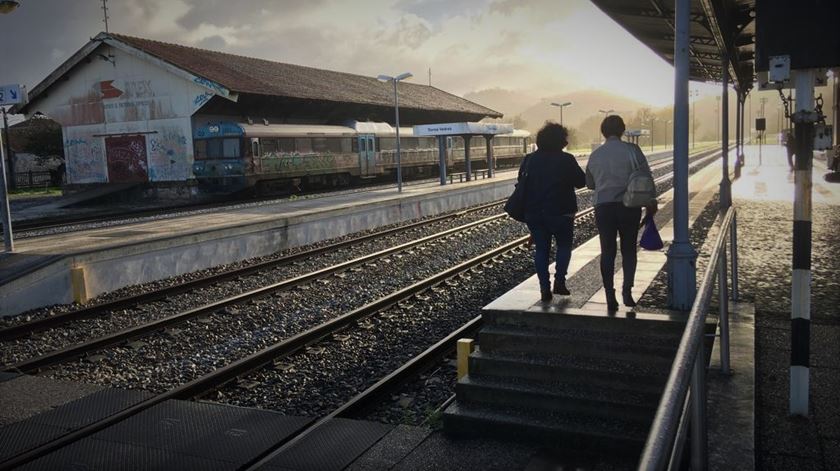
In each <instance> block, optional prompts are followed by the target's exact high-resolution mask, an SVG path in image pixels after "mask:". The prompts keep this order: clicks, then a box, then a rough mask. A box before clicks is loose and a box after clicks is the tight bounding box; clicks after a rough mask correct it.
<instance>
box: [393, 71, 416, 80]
mask: <svg viewBox="0 0 840 471" xmlns="http://www.w3.org/2000/svg"><path fill="white" fill-rule="evenodd" d="M411 77H414V75H412V74H411V72H406V73H404V74H400V75H397V76H396V77H394V80H396V81H397V82H399V81H400V80H405V79H407V78H411Z"/></svg>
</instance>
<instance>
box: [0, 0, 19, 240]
mask: <svg viewBox="0 0 840 471" xmlns="http://www.w3.org/2000/svg"><path fill="white" fill-rule="evenodd" d="M18 5H19V3H18V2H16V1H13V0H2V1H0V13H2V14H6V13H9V12H11V11H12V10H14V9H15V8H17V7H18ZM6 137H7V138H8V136H6ZM4 148H5V144H4V143H3V139H2V134H0V186H2V188H0V192H2V196H3V201H0V205H2V206H0V212H2V213H3V214H2V216H3V245H4V248H5V250H6V252H8V253H12V252H13V251H14V250H15V241H14V239H13V236H12V213H11V210H10V209H9V193H8V192H7V191H6V155H5V154H6V152H5V151H4V150H3V149H4ZM14 177H15V176H14V175H12V178H14Z"/></svg>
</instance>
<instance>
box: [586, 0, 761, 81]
mask: <svg viewBox="0 0 840 471" xmlns="http://www.w3.org/2000/svg"><path fill="white" fill-rule="evenodd" d="M592 3H594V4H595V6H597V7H598V8H600V9H601V10H602V11H603V12H604V13H606V14H607V15H609V16H610V17H611V18H612V19H613V20H615V21H616V22H617V23H618V24H620V25H621V26H622V27H624V29H626V30H627V31H628V32H630V34H632V35H633V36H635V37H636V38H637V39H638V40H639V41H641V42H643V43H644V44H645V45H647V46H648V47H649V48H650V49H652V50H653V52H655V53H656V54H657V55H659V56H660V57H662V58H663V59H665V60H666V61H668V62H669V63H670V64H673V63H674V10H673V9H674V3H673V2H666V1H664V0H592ZM690 3H691V13H690V15H691V26H690V29H691V31H690V37H689V56H690V63H689V68H690V70H689V75H690V78H691V79H692V80H699V81H717V82H719V81H721V80H722V79H721V77H722V72H723V68H722V51H726V52H727V54H728V56H729V57H728V64H729V72H730V77H731V80H732V82H733V84H734V85H735V86H736V87H737V88H739V89H741V90H742V91H747V90H749V89H750V88H751V87H752V84H753V81H754V80H753V79H754V71H753V61H754V56H755V44H754V34H755V23H754V21H753V18H752V12H753V11H754V10H755V0H691V1H690Z"/></svg>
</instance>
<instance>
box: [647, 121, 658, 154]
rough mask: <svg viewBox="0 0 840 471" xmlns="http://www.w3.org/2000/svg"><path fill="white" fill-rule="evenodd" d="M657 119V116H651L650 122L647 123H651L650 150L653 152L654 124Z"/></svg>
mask: <svg viewBox="0 0 840 471" xmlns="http://www.w3.org/2000/svg"><path fill="white" fill-rule="evenodd" d="M656 121H657V120H656V116H651V117H650V123H647V124H650V151H651V152H653V126H654V124H653V123H655V122H656Z"/></svg>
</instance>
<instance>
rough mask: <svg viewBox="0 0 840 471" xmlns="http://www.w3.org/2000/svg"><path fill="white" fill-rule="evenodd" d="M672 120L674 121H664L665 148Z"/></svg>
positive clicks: (666, 147)
mask: <svg viewBox="0 0 840 471" xmlns="http://www.w3.org/2000/svg"><path fill="white" fill-rule="evenodd" d="M673 122H674V121H672V120H670V119H669V120H668V121H665V149H668V134H670V131H669V130H668V128H669V127H670V126H671V123H673Z"/></svg>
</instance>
